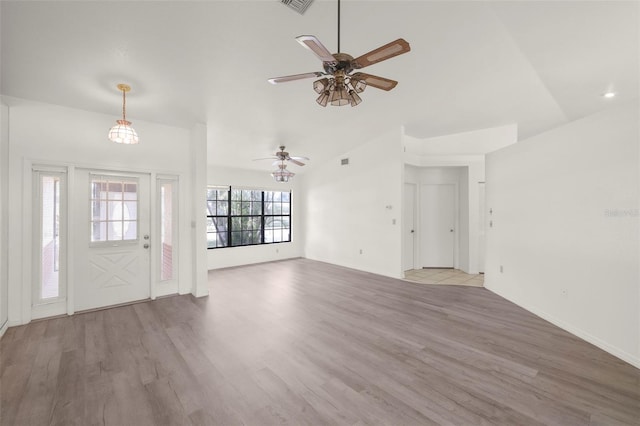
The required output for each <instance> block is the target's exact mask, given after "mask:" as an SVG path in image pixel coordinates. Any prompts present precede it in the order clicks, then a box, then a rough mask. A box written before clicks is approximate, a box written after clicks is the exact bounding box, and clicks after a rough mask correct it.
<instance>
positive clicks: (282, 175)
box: [271, 161, 296, 183]
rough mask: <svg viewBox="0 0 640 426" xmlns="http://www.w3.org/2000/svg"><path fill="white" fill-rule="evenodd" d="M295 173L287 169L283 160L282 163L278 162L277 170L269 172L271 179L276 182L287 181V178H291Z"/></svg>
mask: <svg viewBox="0 0 640 426" xmlns="http://www.w3.org/2000/svg"><path fill="white" fill-rule="evenodd" d="M295 175H296V174H295V173H293V172H290V171H289V170H287V165H286V164H284V161H283V162H282V164H278V170H274V171H273V172H271V176H273V179H274V180H275V181H276V182H282V183H286V182H289V179H291V178H292V177H294V176H295Z"/></svg>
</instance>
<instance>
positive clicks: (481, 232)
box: [478, 182, 487, 272]
mask: <svg viewBox="0 0 640 426" xmlns="http://www.w3.org/2000/svg"><path fill="white" fill-rule="evenodd" d="M478 197H479V200H478V201H479V203H478V204H479V206H480V212H479V216H478V219H479V224H480V226H478V272H484V250H485V245H486V243H485V232H486V229H487V219H486V218H487V217H486V213H485V211H484V209H485V207H484V206H485V201H484V182H479V183H478Z"/></svg>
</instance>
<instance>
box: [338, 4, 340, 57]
mask: <svg viewBox="0 0 640 426" xmlns="http://www.w3.org/2000/svg"><path fill="white" fill-rule="evenodd" d="M338 53H340V0H338Z"/></svg>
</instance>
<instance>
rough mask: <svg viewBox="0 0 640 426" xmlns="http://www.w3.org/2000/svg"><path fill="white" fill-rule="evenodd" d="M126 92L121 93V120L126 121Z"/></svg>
mask: <svg viewBox="0 0 640 426" xmlns="http://www.w3.org/2000/svg"><path fill="white" fill-rule="evenodd" d="M126 93H127V92H126V90H123V91H122V119H123V120H125V121H126V116H125V112H126V108H125V105H126V104H127V100H126V98H125V94H126Z"/></svg>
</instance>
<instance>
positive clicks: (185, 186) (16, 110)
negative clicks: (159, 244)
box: [3, 97, 193, 325]
mask: <svg viewBox="0 0 640 426" xmlns="http://www.w3.org/2000/svg"><path fill="white" fill-rule="evenodd" d="M3 100H4V101H5V102H6V103H7V104H8V105H9V125H10V129H11V131H10V135H9V152H10V157H9V159H10V166H9V176H8V178H9V195H8V196H9V200H8V202H9V212H8V213H9V218H8V221H9V236H8V244H9V246H10V247H12V250H11V251H10V253H9V265H10V267H9V271H8V273H9V321H10V323H11V325H15V324H21V323H26V322H28V321H29V320H30V319H31V269H32V265H31V254H30V253H31V247H30V244H31V243H30V242H31V241H32V240H31V199H32V194H31V182H30V181H31V169H30V168H31V164H56V165H63V166H71V169H70V170H72V169H73V167H72V166H83V167H90V168H105V169H111V170H129V171H138V172H145V173H150V174H151V176H152V180H153V176H154V175H155V173H165V174H172V175H176V176H179V179H180V188H179V190H180V194H179V196H180V200H181V201H183V202H181V204H180V211H179V217H180V225H179V234H180V247H181V248H187V247H191V246H192V241H191V221H190V218H191V217H192V216H193V215H192V212H191V205H192V201H191V200H192V196H193V194H192V190H191V188H192V186H193V185H192V183H191V175H190V170H191V168H192V164H191V142H190V136H189V131H188V130H186V129H179V128H175V127H169V126H163V125H160V124H155V123H149V122H143V121H136V120H135V118H132V121H133V125H134V127H135V128H136V130H137V131H138V134H139V135H140V144H138V145H128V146H126V145H118V144H115V143H112V142H110V141H109V140H108V139H107V133H108V131H109V128H110V127H111V126H113V125H114V124H115V120H116V119H118V117H117V116H115V115H114V116H110V115H103V114H96V113H91V112H86V111H81V110H75V109H70V108H64V107H60V106H55V105H49V104H43V103H37V102H31V101H26V100H21V99H16V98H8V97H4V98H3ZM70 213H72V212H70ZM73 250H74V249H73V246H72V241H70V242H69V253H70V254H71V255H73ZM181 260H184V258H181ZM189 260H190V259H189ZM71 261H72V260H71ZM72 269H73V268H70V272H71V271H72ZM191 282H192V268H191V266H190V265H184V264H181V265H180V278H179V283H180V285H181V286H182V285H184V283H189V284H190V283H191ZM72 284H73V283H72V280H70V285H72ZM189 287H190V286H189ZM172 291H173V292H177V291H178V288H175V289H173V290H172ZM70 296H72V292H70Z"/></svg>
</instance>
